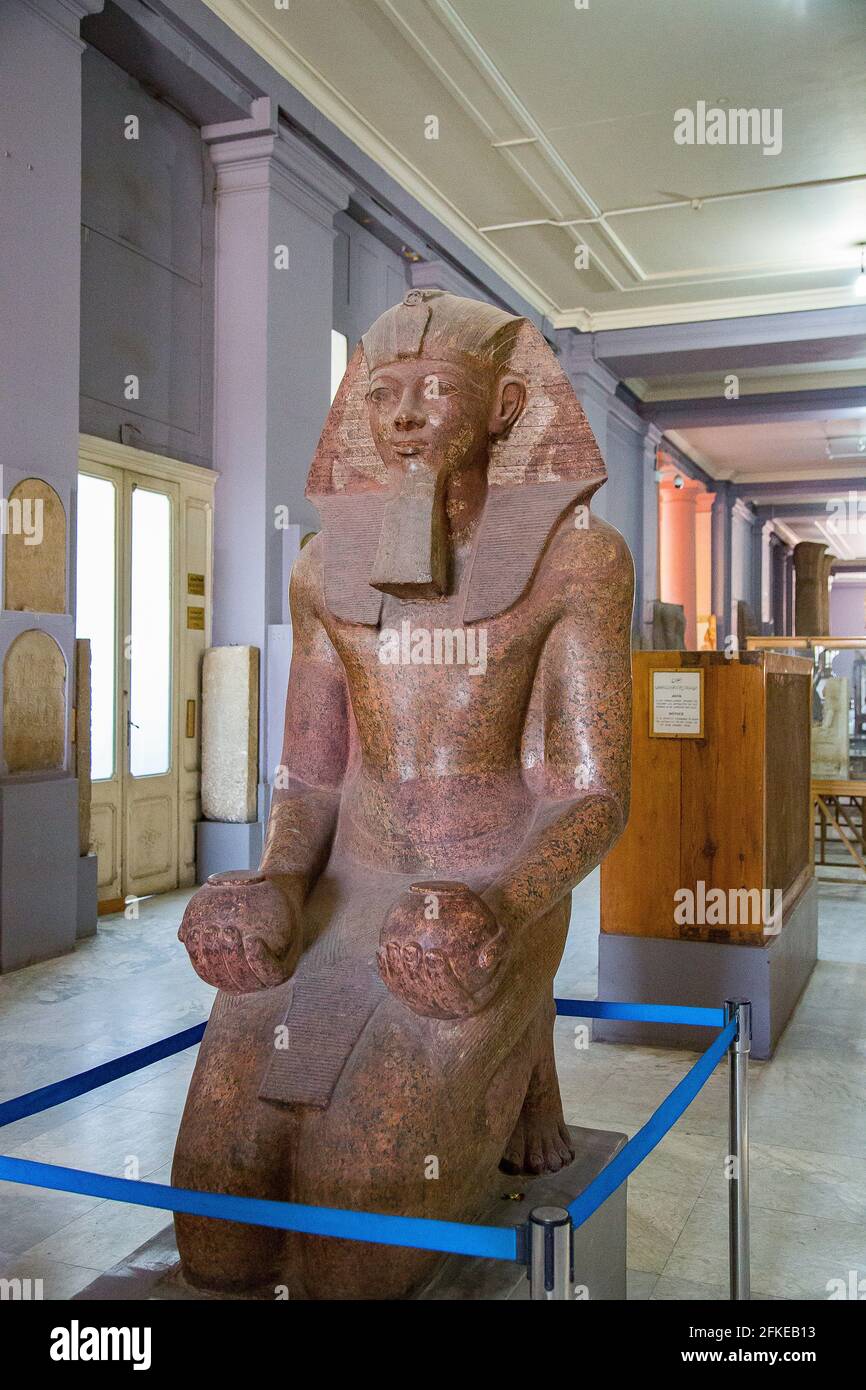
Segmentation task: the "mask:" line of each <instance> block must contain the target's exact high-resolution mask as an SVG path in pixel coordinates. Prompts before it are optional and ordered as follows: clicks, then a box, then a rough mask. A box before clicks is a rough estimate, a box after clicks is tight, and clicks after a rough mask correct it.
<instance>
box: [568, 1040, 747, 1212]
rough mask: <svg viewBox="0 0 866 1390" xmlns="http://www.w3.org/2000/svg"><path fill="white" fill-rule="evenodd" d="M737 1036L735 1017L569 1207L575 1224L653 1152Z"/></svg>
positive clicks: (604, 1199) (613, 1190)
mask: <svg viewBox="0 0 866 1390" xmlns="http://www.w3.org/2000/svg"><path fill="white" fill-rule="evenodd" d="M736 1035H737V1020H736V1018H732V1019H731V1021H730V1022H729V1023H728V1024H727V1025H726V1026H725V1027H724V1028H723V1029H722V1031H721V1032H720V1033H719V1035H718V1037H717V1038H714V1040H713V1041H712V1042H711V1043H710V1046H709V1047H708V1048H707V1050H706V1052H705V1053H704V1054H703V1056H701V1057H699V1058H698V1060H697V1061H696V1062H695V1064H694V1066H693V1067H691V1068H690V1069H689V1071H687V1072H686V1075H685V1076H684V1077H683V1079H682V1081H680V1082H679V1083H678V1084H677V1085H676V1086H675V1087H674V1089H673V1090H672V1091H671V1093H670V1095H669V1096H667V1097H666V1098H665V1099H664V1100H663V1101H662V1103H661V1105H660V1106H659V1107H658V1109H657V1110H655V1111H654V1112H653V1114H652V1115H651V1116H650V1118H649V1119H648V1120H647V1122H646V1124H645V1125H644V1126H643V1127H642V1128H641V1129H639V1130H638V1132H637V1134H635V1135H634V1136H633V1137H632V1138H631V1139H630V1140H629V1141H628V1143H627V1144H626V1146H625V1148H624V1149H620V1151H619V1153H618V1154H617V1155H616V1157H615V1158H612V1159H611V1161H610V1163H608V1164H607V1166H606V1167H604V1168H602V1170H601V1172H600V1173H599V1175H598V1177H597V1178H593V1180H592V1182H591V1183H590V1184H589V1186H588V1187H585V1188H584V1190H583V1192H581V1194H580V1196H579V1197H576V1198H575V1200H574V1201H573V1202H572V1204H571V1206H570V1207H569V1208H568V1212H569V1215H570V1217H571V1219H572V1222H573V1223H574V1225H575V1226H582V1225H583V1223H584V1221H586V1220H588V1219H589V1217H590V1216H592V1214H593V1212H595V1211H597V1210H598V1208H599V1207H600V1206H601V1205H602V1203H603V1202H606V1201H607V1199H608V1197H609V1196H610V1195H611V1193H612V1192H615V1191H616V1189H617V1188H618V1187H620V1186H621V1185H622V1183H624V1182H625V1180H626V1178H627V1177H629V1176H630V1174H631V1173H633V1172H634V1170H635V1168H637V1166H638V1164H640V1163H642V1162H643V1160H644V1159H645V1158H646V1156H647V1154H648V1153H651V1152H652V1150H653V1149H654V1148H655V1146H656V1144H658V1143H660V1142H661V1140H662V1139H663V1138H664V1137H665V1135H666V1134H667V1132H668V1130H669V1129H671V1127H672V1126H673V1125H675V1124H676V1122H677V1120H678V1119H679V1118H680V1116H681V1115H682V1113H683V1111H684V1110H686V1109H687V1108H688V1107H689V1106H690V1105H691V1103H692V1101H693V1100H694V1098H695V1096H696V1095H697V1094H698V1092H699V1091H700V1089H701V1087H702V1086H703V1085H704V1083H705V1082H706V1081H707V1080H708V1079H709V1077H710V1075H711V1074H712V1072H713V1071H714V1070H715V1068H716V1067H717V1065H718V1064H719V1062H720V1061H721V1059H722V1058H723V1057H724V1055H725V1053H726V1052H727V1050H728V1048H729V1047H730V1045H731V1043H732V1042H733V1040H734V1038H735V1037H736Z"/></svg>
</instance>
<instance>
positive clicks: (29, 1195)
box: [0, 874, 866, 1299]
mask: <svg viewBox="0 0 866 1390" xmlns="http://www.w3.org/2000/svg"><path fill="white" fill-rule="evenodd" d="M187 896H188V894H187V893H185V892H178V893H170V894H166V895H164V896H162V897H157V898H151V899H149V900H147V901H144V902H142V903H141V904H140V916H139V917H138V919H137V920H134V921H127V920H125V919H124V917H123V916H116V917H109V918H105V919H103V920H102V921H101V922H100V928H99V933H98V935H97V936H96V937H95V938H93V939H92V940H90V941H87V942H84V943H82V945H81V946H80V947H79V948H78V949H77V950H76V952H75V953H74V954H73V955H70V956H65V957H63V958H62V959H60V960H55V961H49V962H46V963H45V964H43V965H37V966H32V967H31V968H29V969H27V970H21V971H18V972H16V973H14V974H11V975H7V976H4V977H3V978H2V979H0V1057H2V1068H0V1099H5V1098H6V1097H8V1096H12V1095H17V1094H20V1093H21V1092H23V1091H28V1090H32V1089H34V1088H35V1087H37V1086H42V1085H45V1084H46V1083H48V1082H50V1081H55V1080H58V1079H60V1078H62V1077H64V1076H68V1075H71V1074H73V1073H75V1072H79V1071H83V1070H84V1069H85V1068H87V1067H91V1066H94V1065H96V1064H97V1063H99V1062H102V1061H106V1060H108V1059H109V1058H111V1057H114V1056H117V1055H120V1054H122V1053H124V1052H129V1051H131V1050H132V1049H133V1048H135V1047H140V1046H143V1045H144V1044H145V1043H148V1042H152V1041H154V1040H155V1039H158V1038H161V1037H164V1036H165V1035H166V1034H168V1033H171V1032H176V1031H178V1030H179V1029H181V1028H184V1027H187V1026H189V1025H190V1024H193V1023H196V1022H198V1021H199V1020H200V1019H201V1018H203V1017H204V1016H205V1014H206V1012H207V1009H208V1006H209V1002H210V999H211V997H212V995H213V991H212V990H211V989H210V988H209V987H208V986H207V985H205V984H203V983H202V982H201V981H200V980H199V979H198V978H197V977H196V976H195V975H194V973H193V972H192V970H191V969H190V967H189V965H188V964H187V960H186V955H185V952H184V951H183V948H182V947H181V946H180V944H179V943H178V941H177V939H176V931H177V924H178V921H179V919H180V915H181V913H182V911H183V906H184V903H185V902H186V899H187ZM597 923H598V876H597V874H594V875H592V876H591V877H590V878H589V879H587V880H586V882H585V883H583V884H582V885H581V887H580V888H579V889H578V890H577V892H576V893H575V895H574V909H573V913H572V926H571V932H570V935H569V942H568V948H567V951H566V955H565V958H564V960H563V964H562V969H561V971H560V975H559V978H558V980H557V990H558V992H559V993H560V994H564V995H571V996H574V997H592V996H594V995H595V992H596V933H597ZM574 1026H575V1020H573V1019H560V1020H559V1021H558V1022H557V1031H556V1044H557V1064H558V1067H559V1072H560V1078H561V1084H562V1091H563V1100H564V1105H565V1114H566V1119H567V1120H568V1121H569V1122H571V1123H573V1124H578V1125H581V1126H585V1127H588V1128H597V1129H611V1130H618V1131H622V1132H625V1133H627V1134H629V1135H631V1134H633V1133H634V1132H635V1130H637V1129H639V1128H640V1126H641V1125H642V1124H643V1123H644V1122H645V1120H646V1119H647V1118H648V1116H649V1115H650V1113H651V1112H652V1110H653V1109H655V1107H656V1106H657V1105H658V1104H659V1103H660V1101H661V1100H662V1099H663V1098H664V1097H665V1096H666V1095H667V1094H668V1092H669V1091H670V1090H671V1089H672V1088H673V1086H674V1085H675V1084H676V1082H677V1081H678V1080H679V1079H680V1078H681V1077H682V1076H683V1074H684V1073H685V1072H686V1070H687V1069H688V1067H689V1066H690V1064H691V1062H692V1061H693V1060H694V1054H690V1053H685V1052H676V1051H672V1050H669V1049H664V1048H653V1047H637V1046H627V1045H623V1044H612V1043H601V1042H597V1043H591V1044H590V1045H589V1047H588V1048H585V1049H583V1048H582V1049H577V1048H575V1046H574ZM193 1063H194V1050H193V1051H190V1052H187V1053H183V1054H181V1055H180V1056H178V1057H173V1058H169V1059H166V1060H165V1061H163V1062H160V1063H157V1064H156V1065H154V1066H152V1067H150V1068H149V1069H148V1070H147V1071H142V1072H138V1073H136V1074H134V1075H132V1076H128V1077H125V1078H123V1079H122V1080H120V1081H116V1082H113V1083H111V1084H110V1085H108V1086H106V1087H103V1088H102V1089H100V1090H97V1091H94V1092H91V1093H90V1094H89V1095H86V1096H81V1097H79V1098H78V1099H77V1100H74V1101H70V1102H68V1103H67V1104H65V1105H62V1106H58V1107H57V1108H55V1109H53V1110H50V1111H46V1112H44V1113H43V1114H41V1115H35V1116H32V1117H30V1118H29V1119H25V1120H20V1121H18V1122H17V1123H15V1124H13V1125H9V1126H7V1127H6V1128H5V1129H4V1130H3V1132H2V1135H0V1151H2V1152H3V1153H7V1154H13V1155H16V1156H18V1157H21V1158H31V1159H36V1160H41V1161H44V1162H50V1163H60V1164H67V1165H70V1166H72V1167H80V1168H91V1169H95V1170H98V1171H100V1172H104V1173H111V1174H115V1175H117V1176H125V1177H131V1178H147V1179H150V1180H151V1181H155V1182H168V1181H169V1172H170V1165H171V1154H172V1149H173V1145H174V1139H175V1134H176V1130H177V1124H178V1120H179V1117H180V1112H181V1108H182V1105H183V1100H184V1096H185V1093H186V1087H187V1083H188V1080H189V1075H190V1072H191V1070H192V1066H193ZM751 1094H752V1109H751V1121H752V1216H751V1222H752V1289H753V1294H754V1296H756V1297H760V1298H768V1299H790V1298H806V1299H826V1298H827V1297H828V1285H830V1281H832V1280H841V1281H843V1283H844V1284H845V1285H846V1286H848V1285H849V1283H850V1282H851V1281H852V1280H861V1279H863V1280H866V1103H864V1102H866V886H860V885H858V884H855V883H851V884H847V883H833V884H822V886H821V935H820V960H819V963H818V966H817V968H816V970H815V973H814V975H813V976H812V980H811V982H810V984H809V987H808V989H807V990H806V992H805V994H804V996H803V998H802V999H801V1001H800V1004H799V1006H798V1008H797V1011H796V1014H795V1016H794V1018H793V1019H792V1021H791V1023H790V1025H789V1027H788V1029H787V1031H786V1033H785V1035H784V1037H783V1039H782V1042H781V1044H780V1046H779V1048H778V1050H777V1053H776V1056H775V1057H774V1058H773V1060H772V1062H763V1063H762V1062H755V1063H753V1064H752V1074H751ZM726 1097H727V1084H726V1077H725V1069H724V1067H721V1068H719V1069H718V1070H717V1072H716V1073H715V1074H714V1076H713V1077H712V1078H711V1079H710V1081H709V1082H708V1084H707V1085H706V1087H705V1088H704V1090H703V1091H702V1092H701V1094H700V1095H699V1096H698V1097H697V1099H696V1100H695V1101H694V1103H693V1104H692V1105H691V1106H690V1108H689V1109H688V1110H687V1111H686V1113H685V1115H684V1116H683V1117H682V1119H681V1120H680V1121H679V1122H678V1123H677V1125H676V1126H675V1127H674V1129H673V1130H672V1131H671V1132H670V1134H669V1135H668V1136H667V1137H666V1139H665V1140H664V1141H663V1142H662V1144H661V1145H660V1146H659V1147H658V1148H657V1149H656V1150H655V1151H654V1152H653V1153H652V1154H651V1155H650V1156H649V1158H648V1159H647V1160H646V1161H645V1162H644V1163H643V1164H642V1165H641V1167H640V1168H639V1169H638V1171H637V1172H636V1173H635V1174H634V1175H633V1176H632V1178H631V1179H630V1180H629V1297H630V1298H635V1299H725V1298H726V1297H727V1288H726V1281H727V1186H726V1182H725V1178H724V1173H723V1160H724V1155H725V1151H726V1148H727V1145H726V1142H725V1125H726ZM165 1225H166V1215H165V1213H164V1212H160V1211H151V1210H148V1209H145V1208H137V1207H129V1206H120V1205H118V1204H115V1203H110V1202H104V1201H101V1200H99V1199H96V1198H91V1197H79V1196H74V1195H68V1194H64V1193H57V1192H50V1191H45V1190H42V1189H35V1188H24V1187H20V1186H18V1185H16V1184H13V1183H7V1182H0V1278H6V1279H9V1278H16V1277H17V1278H21V1279H25V1278H30V1279H41V1280H42V1281H43V1282H42V1290H43V1296H44V1297H45V1298H46V1299H65V1298H69V1297H71V1296H72V1295H73V1294H75V1293H77V1292H78V1291H80V1290H81V1289H83V1288H85V1287H86V1286H87V1285H88V1284H90V1283H91V1282H92V1281H93V1279H94V1278H95V1277H96V1276H97V1275H99V1274H101V1273H103V1272H104V1271H106V1270H108V1269H110V1268H111V1267H112V1266H113V1265H115V1264H117V1263H119V1262H120V1261H122V1260H124V1259H125V1257H126V1256H127V1255H129V1254H130V1253H131V1252H132V1251H133V1250H134V1249H136V1248H137V1247H138V1246H140V1245H142V1244H143V1243H144V1242H145V1241H148V1240H149V1239H150V1238H151V1237H152V1236H154V1235H155V1234H156V1233H157V1232H158V1231H159V1230H161V1229H162V1228H163V1227H164V1226H165ZM830 1286H831V1287H832V1285H830ZM864 1287H866V1284H864Z"/></svg>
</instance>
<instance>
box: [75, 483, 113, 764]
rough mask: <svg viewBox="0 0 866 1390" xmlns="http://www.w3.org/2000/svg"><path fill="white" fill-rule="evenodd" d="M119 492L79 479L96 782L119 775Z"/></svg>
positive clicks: (82, 625) (81, 610)
mask: <svg viewBox="0 0 866 1390" xmlns="http://www.w3.org/2000/svg"><path fill="white" fill-rule="evenodd" d="M116 517H117V487H116V485H115V483H114V482H112V481H111V480H110V479H108V478H96V477H93V476H92V475H91V474H88V473H82V474H80V475H79V479H78V545H77V576H78V578H77V593H78V604H77V618H76V628H75V635H76V637H88V638H89V639H90V700H91V733H90V739H91V743H90V747H91V764H90V766H91V777H92V778H93V780H94V781H102V780H104V779H106V778H109V777H112V776H113V775H114V770H115V738H114V731H115V725H116V717H115V713H116V704H115V701H116V697H117V640H116V635H117V611H116V591H117V577H116V565H117V524H116Z"/></svg>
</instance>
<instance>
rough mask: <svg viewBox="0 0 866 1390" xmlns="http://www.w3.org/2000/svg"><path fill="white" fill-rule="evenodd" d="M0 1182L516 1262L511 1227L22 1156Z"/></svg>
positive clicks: (1, 1168)
mask: <svg viewBox="0 0 866 1390" xmlns="http://www.w3.org/2000/svg"><path fill="white" fill-rule="evenodd" d="M0 1178H3V1179H5V1180H6V1181H7V1182H17V1183H23V1184H25V1185H27V1186H30V1187H48V1188H52V1189H53V1190H54V1191H55V1192H80V1193H83V1194H84V1195H85V1196H87V1197H103V1198H107V1199H108V1201H110V1202H127V1203H131V1204H132V1205H134V1206H140V1207H158V1208H162V1209H163V1210H164V1211H182V1212H186V1213H188V1214H190V1215H193V1216H210V1217H215V1218H216V1219H217V1220H218V1221H241V1222H243V1223H244V1224H245V1225H249V1226H271V1227H274V1228H275V1229H277V1230H280V1231H301V1232H303V1233H304V1234H305V1235H313V1236H339V1237H341V1238H342V1239H343V1240H366V1241H370V1242H371V1244H374V1245H406V1246H410V1247H412V1248H413V1249H415V1250H437V1251H439V1252H441V1253H442V1254H447V1255H482V1256H484V1257H486V1258H488V1259H492V1260H512V1261H513V1260H516V1259H517V1257H518V1241H517V1238H518V1232H517V1230H516V1228H515V1227H513V1226H512V1227H501V1226H475V1225H470V1224H468V1223H463V1222H460V1221H436V1220H434V1219H432V1218H431V1217H424V1216H417V1217H416V1216H390V1215H388V1214H386V1213H384V1212H372V1211H349V1210H347V1209H343V1208H339V1207H311V1206H305V1205H303V1204H302V1203H299V1202H271V1201H268V1200H266V1199H264V1198H261V1197H234V1196H230V1195H228V1194H227V1193H224V1192H193V1191H190V1190H188V1189H187V1188H183V1187H168V1186H167V1185H166V1184H165V1183H157V1182H133V1181H132V1180H131V1179H130V1178H111V1177H108V1176H106V1174H104V1173H88V1172H85V1171H84V1170H83V1169H81V1168H61V1167H59V1166H57V1165H55V1164H53V1163H34V1162H33V1161H32V1160H30V1159H24V1158H7V1157H2V1156H0Z"/></svg>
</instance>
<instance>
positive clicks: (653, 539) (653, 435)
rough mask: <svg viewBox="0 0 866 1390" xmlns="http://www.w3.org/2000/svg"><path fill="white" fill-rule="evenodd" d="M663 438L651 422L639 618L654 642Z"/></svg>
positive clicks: (646, 457) (646, 443) (645, 473)
mask: <svg viewBox="0 0 866 1390" xmlns="http://www.w3.org/2000/svg"><path fill="white" fill-rule="evenodd" d="M660 442H661V430H660V429H658V427H657V426H656V425H648V426H647V432H646V434H645V435H644V440H643V460H642V464H641V500H642V504H643V508H642V509H643V534H642V537H641V541H642V546H641V549H642V557H641V576H640V603H641V606H640V611H639V617H638V622H639V624H640V629H639V630H640V631H641V632H642V633H643V634H644V635H645V636H648V637H649V642H650V645H652V622H653V604H654V603H655V601H656V599H657V598H658V597H659V485H658V483H657V481H656V477H655V472H656V461H657V454H658V447H659V444H660Z"/></svg>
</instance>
